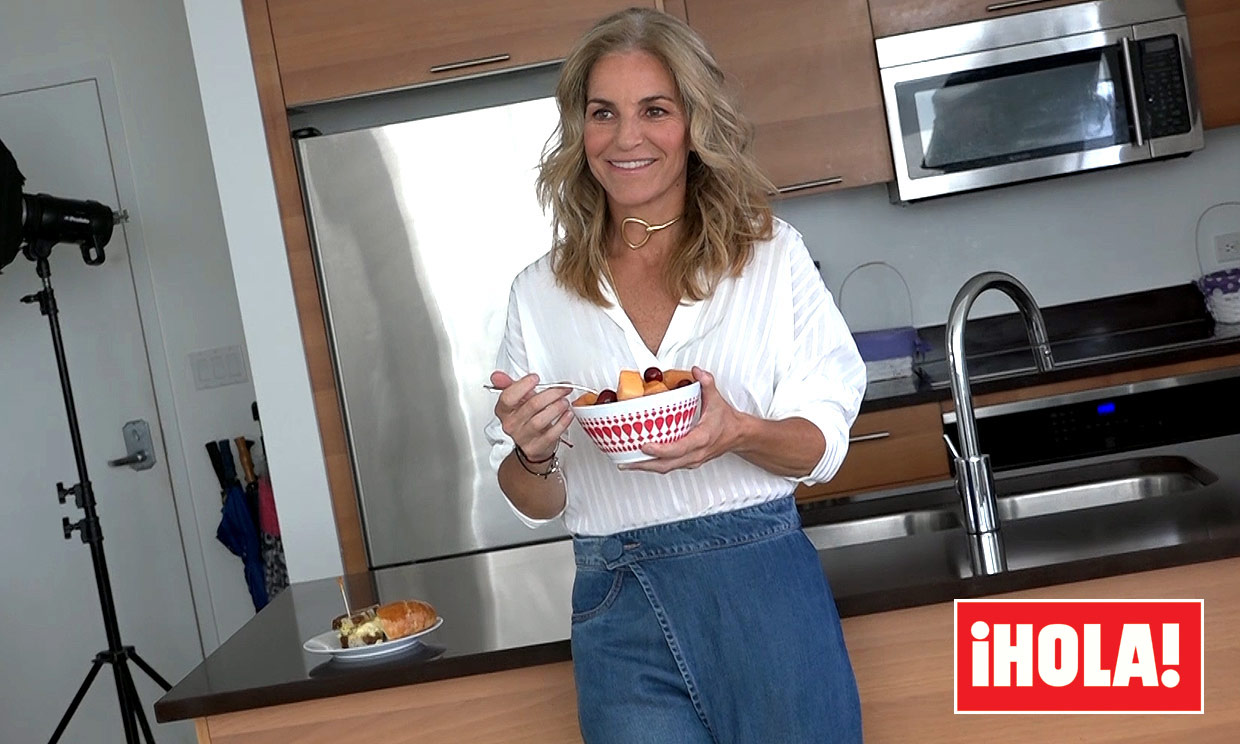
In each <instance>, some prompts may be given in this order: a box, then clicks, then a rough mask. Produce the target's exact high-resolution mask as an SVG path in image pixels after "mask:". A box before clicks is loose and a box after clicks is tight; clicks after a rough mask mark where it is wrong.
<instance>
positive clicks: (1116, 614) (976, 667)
mask: <svg viewBox="0 0 1240 744" xmlns="http://www.w3.org/2000/svg"><path fill="white" fill-rule="evenodd" d="M955 623H956V629H955V643H956V653H955V710H956V712H957V713H1202V712H1204V710H1205V685H1204V678H1205V640H1204V638H1205V603H1204V601H1203V600H1200V599H1147V600H1020V599H1005V600H1003V599H996V600H990V599H958V600H956V606H955Z"/></svg>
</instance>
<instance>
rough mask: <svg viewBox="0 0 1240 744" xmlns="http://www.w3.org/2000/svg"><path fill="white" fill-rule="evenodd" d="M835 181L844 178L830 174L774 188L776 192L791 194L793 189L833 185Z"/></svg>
mask: <svg viewBox="0 0 1240 744" xmlns="http://www.w3.org/2000/svg"><path fill="white" fill-rule="evenodd" d="M837 183H844V179H843V178H841V177H840V176H832V177H831V178H822V179H819V180H817V181H806V182H805V183H794V184H792V185H791V186H780V187H779V188H777V189H775V193H777V194H791V193H792V192H794V191H805V190H806V189H813V188H817V187H819V186H834V185H835V184H837Z"/></svg>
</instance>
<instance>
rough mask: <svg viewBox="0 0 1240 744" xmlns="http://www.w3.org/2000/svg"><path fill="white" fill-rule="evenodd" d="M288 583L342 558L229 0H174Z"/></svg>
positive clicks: (248, 75) (258, 127)
mask: <svg viewBox="0 0 1240 744" xmlns="http://www.w3.org/2000/svg"><path fill="white" fill-rule="evenodd" d="M184 3H185V14H186V19H187V22H188V25H189V35H190V41H191V43H192V45H193V55H194V59H195V61H196V66H197V74H198V87H199V90H200V92H201V96H202V110H203V113H204V115H205V117H206V123H207V135H208V140H209V145H210V151H211V162H212V165H213V166H214V169H215V177H216V181H217V182H218V183H219V184H220V189H219V196H220V200H219V204H220V207H221V210H222V212H223V216H224V227H225V231H226V233H227V237H228V249H229V252H230V255H231V258H232V269H233V279H234V281H235V283H236V293H237V299H238V301H239V302H240V307H241V313H242V318H243V321H244V323H245V332H246V339H247V340H248V341H249V352H250V368H251V371H252V374H253V377H254V389H255V391H256V392H257V394H258V399H259V406H260V413H261V414H262V417H263V433H264V435H265V436H266V441H267V450H268V465H269V467H270V471H271V481H272V487H273V490H274V492H275V497H276V505H277V507H278V508H279V510H280V530H281V532H282V534H283V539H284V552H285V557H286V560H287V563H288V570H289V578H290V579H291V580H292V581H306V580H309V579H317V578H323V577H325V576H333V575H336V574H338V573H340V571H341V566H342V562H341V560H340V551H339V545H338V540H337V536H336V526H335V522H334V520H333V517H332V510H331V496H330V492H329V491H328V487H327V470H326V468H325V466H324V461H323V447H322V442H321V441H320V439H319V430H318V422H317V420H316V419H315V415H314V411H315V408H314V398H313V396H312V394H311V390H310V378H309V375H308V373H307V371H306V364H305V358H306V357H305V348H304V347H303V345H302V343H301V330H300V326H299V325H298V322H297V312H296V307H295V305H294V303H293V289H292V282H291V281H290V278H289V267H288V259H287V256H286V255H285V248H284V234H283V232H282V230H281V227H280V216H279V209H278V206H277V204H276V198H275V186H274V183H273V181H272V177H271V166H270V162H269V160H268V157H267V143H266V140H265V138H264V135H263V128H262V117H261V114H260V112H259V108H258V92H257V89H256V88H255V84H254V68H253V66H252V64H251V62H250V49H249V44H248V41H247V39H246V34H245V21H244V19H243V17H242V15H241V3H240V1H239V0H227V1H226V2H221V1H220V0H184Z"/></svg>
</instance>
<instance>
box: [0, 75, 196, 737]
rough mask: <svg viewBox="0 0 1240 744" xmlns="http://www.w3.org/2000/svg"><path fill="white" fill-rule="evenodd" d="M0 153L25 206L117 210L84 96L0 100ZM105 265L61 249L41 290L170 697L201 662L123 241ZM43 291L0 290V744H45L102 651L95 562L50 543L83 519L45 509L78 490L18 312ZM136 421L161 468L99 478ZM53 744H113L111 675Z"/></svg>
mask: <svg viewBox="0 0 1240 744" xmlns="http://www.w3.org/2000/svg"><path fill="white" fill-rule="evenodd" d="M0 139H2V140H3V141H4V143H5V144H6V145H7V146H8V148H9V150H10V151H11V152H12V153H13V156H14V157H15V158H16V159H17V163H18V166H19V167H20V168H21V170H22V172H23V173H24V174H25V176H26V185H25V191H26V192H27V193H31V194H34V193H40V192H43V193H48V194H52V195H54V196H60V197H65V198H71V199H93V200H95V201H99V202H102V203H104V204H107V205H109V206H112V207H114V208H115V207H117V206H118V192H117V187H116V179H115V177H114V171H113V163H112V160H111V156H110V154H109V148H108V139H107V133H106V130H105V127H104V117H103V113H102V109H101V107H100V103H99V92H98V88H97V84H96V83H95V81H93V80H85V81H78V82H73V83H66V84H63V85H53V86H47V87H41V88H38V89H32V90H24V91H19V92H5V91H2V90H0ZM168 157H176V153H168ZM126 206H130V208H131V209H132V206H131V205H126ZM186 208H187V209H188V208H192V205H186ZM104 250H105V253H106V255H107V260H106V261H105V262H104V263H103V264H102V265H101V266H88V265H86V263H85V262H84V261H83V260H82V256H81V253H80V251H79V250H78V247H77V246H75V245H68V244H62V245H59V246H57V247H56V248H54V249H53V252H52V256H51V262H50V263H51V270H52V273H51V281H52V286H53V289H54V290H55V294H56V302H57V304H58V306H59V308H60V325H61V328H62V330H63V334H64V347H65V353H66V357H67V360H68V367H69V374H70V377H71V380H72V385H73V394H74V397H75V399H76V404H77V413H78V418H79V421H80V424H81V431H82V439H83V444H84V449H85V454H86V463H87V469H88V475H89V477H90V480H91V483H92V484H93V490H94V493H95V499H96V502H97V509H98V514H99V521H100V525H101V529H102V534H103V548H104V551H105V555H106V558H107V567H108V573H109V577H110V579H111V584H112V592H113V594H114V596H115V600H116V610H117V616H118V618H119V624H120V632H121V639H122V641H123V642H124V643H125V644H126V645H131V646H134V647H136V650H137V652H138V654H139V655H140V656H141V657H142V658H143V659H144V660H145V661H146V662H147V663H149V664H150V665H151V666H153V667H154V668H155V670H156V671H158V672H159V673H160V674H162V675H163V676H164V677H165V678H168V681H169V682H171V683H173V684H175V683H176V682H177V681H178V679H179V677H180V676H181V675H183V674H184V673H185V672H186V671H188V670H189V669H190V668H192V667H193V666H194V664H195V663H197V662H198V661H200V660H201V658H202V646H201V642H200V640H199V635H198V628H197V625H196V622H195V618H194V611H193V604H192V601H191V595H190V584H189V577H188V573H187V569H186V563H185V552H184V548H183V546H182V540H181V532H180V529H179V528H178V522H177V511H176V507H175V503H174V501H173V498H172V488H171V480H170V478H169V473H168V469H167V467H166V465H165V463H166V457H165V454H164V444H163V439H162V437H161V435H160V425H159V412H158V410H157V409H156V404H155V393H154V389H153V386H152V382H151V373H150V368H149V366H148V360H147V353H146V346H145V343H144V340H143V332H142V324H141V322H140V319H139V315H138V304H137V299H136V291H135V285H134V280H133V276H132V274H131V270H132V267H131V266H130V263H129V252H128V250H127V246H126V240H125V231H124V228H123V227H121V226H119V225H118V226H117V227H116V230H115V231H114V233H113V236H112V240H111V242H110V243H109V244H108V245H107V246H106V248H105V249H104ZM41 286H42V285H41V282H40V279H39V278H38V276H37V275H36V273H35V267H34V264H33V263H32V262H30V261H28V260H26V259H25V258H22V257H19V258H18V259H16V260H15V261H14V262H13V263H11V264H9V266H7V267H5V268H4V269H3V275H0V670H3V671H2V672H0V742H38V741H47V740H48V738H49V737H50V736H51V734H52V731H53V730H54V729H55V727H56V724H57V723H58V722H59V720H60V717H61V715H62V714H63V713H64V711H65V709H66V708H67V706H68V705H69V703H70V701H71V700H72V698H73V694H74V692H75V691H76V690H77V688H78V686H79V685H80V684H81V682H82V680H83V679H84V678H85V676H86V673H87V672H88V671H89V669H90V663H91V661H92V660H93V658H94V656H95V654H96V653H97V652H99V651H103V650H105V649H106V648H107V640H106V638H105V635H104V630H103V619H102V613H101V609H100V604H99V594H98V590H97V587H96V583H95V573H94V567H93V564H92V561H91V554H90V549H89V547H88V546H87V545H86V544H84V543H83V542H82V541H81V539H80V537H79V534H78V533H74V535H73V538H72V539H71V540H65V538H64V536H63V533H62V529H61V518H62V517H64V516H67V517H69V518H70V520H71V521H74V522H76V521H78V520H80V519H81V518H82V511H81V510H80V509H78V508H76V506H74V504H73V502H72V498H70V499H69V503H67V504H65V505H63V506H62V505H60V504H59V503H58V502H57V498H56V483H57V482H58V481H61V482H64V484H65V485H66V486H70V485H72V484H74V483H77V482H78V476H77V471H76V468H75V465H74V456H73V448H72V443H71V440H70V437H69V427H68V423H67V417H66V413H65V406H64V400H63V397H62V394H61V387H60V382H59V377H58V372H57V366H56V359H55V355H54V352H53V346H52V335H51V331H50V327H49V324H48V318H47V317H45V316H43V315H42V314H40V312H39V308H38V305H37V304H24V303H22V302H21V298H22V297H23V296H24V295H27V294H32V293H34V292H36V291H38V290H39V289H40V288H41ZM134 419H145V420H146V421H148V422H149V423H150V425H151V432H152V435H153V437H154V440H155V442H154V443H155V454H156V457H157V458H158V464H157V465H156V466H155V467H153V468H151V469H149V470H143V471H134V470H131V469H129V468H111V467H108V464H107V461H108V460H110V459H114V458H117V457H120V456H122V455H124V454H125V444H124V441H123V439H122V434H121V427H122V426H123V425H124V424H125V422H127V421H130V420H134ZM130 670H131V672H132V675H133V677H134V681H135V684H136V685H137V689H138V694H139V697H141V699H142V702H143V709H144V711H145V713H146V716H147V720H148V721H149V722H150V724H151V726H152V727H153V729H154V732H155V737H156V740H157V741H159V742H161V743H166V742H192V741H194V734H193V728H192V726H191V725H190V724H188V723H178V724H174V725H170V726H160V725H157V724H156V723H155V719H154V714H153V712H152V710H151V706H152V704H153V703H154V702H155V700H157V699H158V698H159V696H160V695H162V694H163V692H162V690H160V688H159V687H158V686H156V685H155V683H154V682H152V681H151V680H150V679H149V678H148V677H147V676H146V674H145V673H144V672H143V671H142V670H141V669H140V668H138V667H137V666H136V665H133V664H130ZM62 741H64V742H89V743H90V744H109V743H110V742H123V741H124V734H123V728H122V726H121V720H120V708H119V704H118V699H117V692H116V687H115V682H114V679H113V676H112V669H111V667H110V666H105V667H104V668H103V670H102V671H101V672H100V674H99V675H98V677H97V678H96V679H95V681H94V683H93V684H92V685H91V689H90V692H89V694H88V695H87V696H86V698H85V700H84V701H83V702H82V704H81V706H80V708H79V709H78V711H77V713H76V714H75V715H74V717H73V719H72V721H71V723H70V725H69V728H68V729H67V730H66V731H65V733H64V736H63V738H62Z"/></svg>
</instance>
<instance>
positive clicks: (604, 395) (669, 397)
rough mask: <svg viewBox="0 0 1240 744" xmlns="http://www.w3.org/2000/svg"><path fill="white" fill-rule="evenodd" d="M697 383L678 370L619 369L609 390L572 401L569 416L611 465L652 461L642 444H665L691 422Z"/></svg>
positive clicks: (694, 417)
mask: <svg viewBox="0 0 1240 744" xmlns="http://www.w3.org/2000/svg"><path fill="white" fill-rule="evenodd" d="M701 404H702V384H701V383H699V382H697V381H696V380H694V379H693V373H691V372H689V371H688V370H684V369H669V370H662V369H659V368H658V367H651V368H649V369H647V370H646V371H645V372H644V373H642V372H638V371H637V370H633V369H626V370H623V371H621V372H620V381H619V383H618V384H617V385H616V387H615V389H614V390H613V389H610V388H608V389H606V390H602V391H600V392H599V393H598V395H597V396H596V395H594V394H593V393H586V394H585V395H582V396H581V397H579V398H577V399H576V400H574V401H573V415H574V416H575V417H576V418H577V423H578V424H580V425H581V428H582V430H584V431H585V433H586V434H587V435H588V436H589V437H590V439H591V441H593V442H594V444H595V446H597V447H598V448H599V449H600V450H602V452H603V454H605V455H607V457H609V458H611V460H612V462H615V463H626V462H640V461H641V460H650V459H653V458H652V457H651V456H650V455H647V454H645V453H643V452H642V451H641V449H642V447H643V446H645V445H647V444H668V443H670V442H675V441H676V440H678V439H680V438H681V437H683V436H684V435H685V434H688V433H689V430H690V429H692V428H693V427H694V425H695V424H697V420H698V412H699V410H700V409H701Z"/></svg>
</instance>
